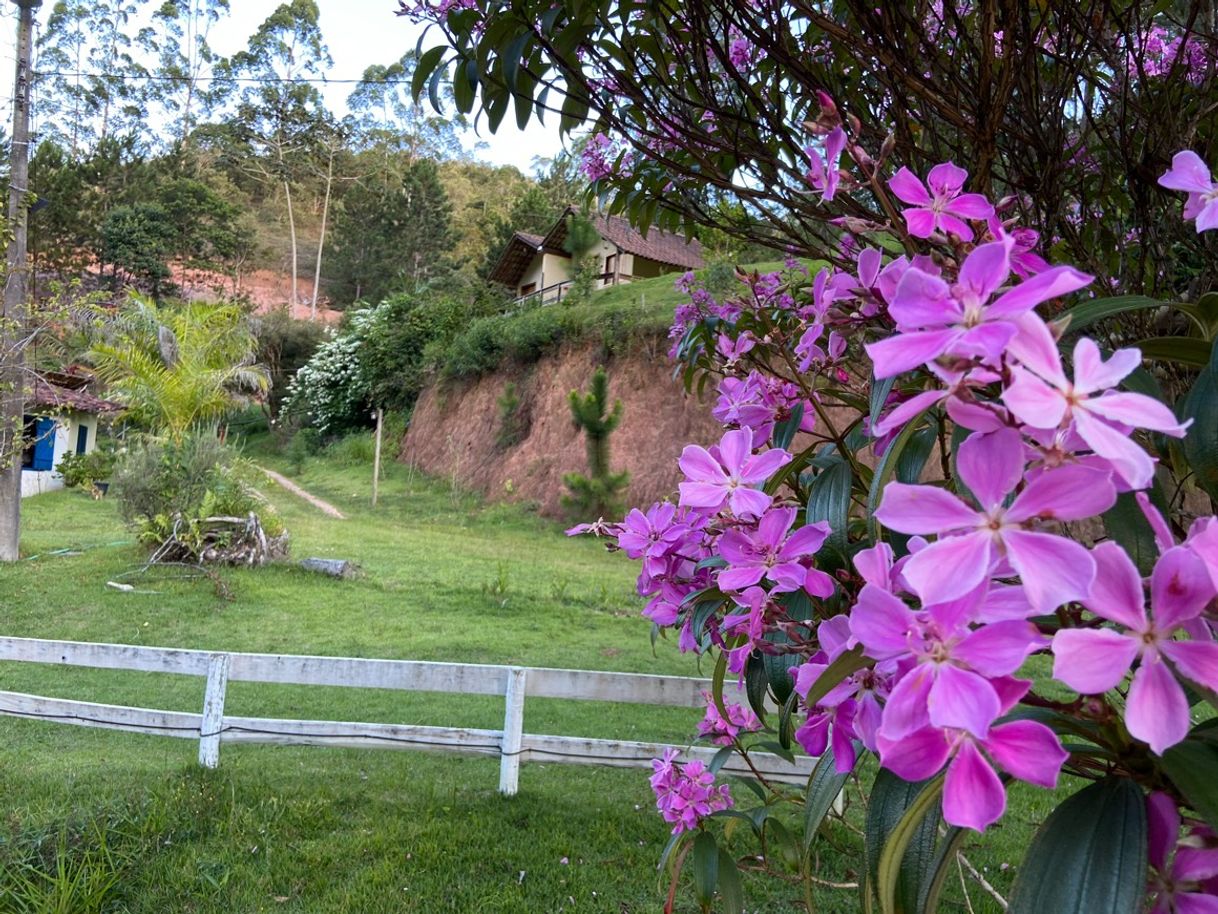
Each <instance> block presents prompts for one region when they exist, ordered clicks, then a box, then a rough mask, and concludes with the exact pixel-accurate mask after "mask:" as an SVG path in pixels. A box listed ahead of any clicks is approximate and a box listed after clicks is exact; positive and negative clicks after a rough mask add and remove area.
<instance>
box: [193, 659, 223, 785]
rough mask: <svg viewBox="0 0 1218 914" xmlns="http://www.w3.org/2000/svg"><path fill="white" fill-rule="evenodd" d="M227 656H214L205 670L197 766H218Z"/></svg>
mask: <svg viewBox="0 0 1218 914" xmlns="http://www.w3.org/2000/svg"><path fill="white" fill-rule="evenodd" d="M228 662H229V658H228V654H215V655H214V656H213V657H212V658H211V663H210V664H209V665H208V668H207V687H206V689H205V690H204V692H203V722H202V724H201V727H200V731H201V732H200V733H199V764H200V765H202V766H203V767H204V768H218V767H219V766H220V730H221V727H223V725H224V695H225V692H226V691H227V689H228Z"/></svg>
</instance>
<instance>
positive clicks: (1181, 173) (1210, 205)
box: [1159, 149, 1218, 232]
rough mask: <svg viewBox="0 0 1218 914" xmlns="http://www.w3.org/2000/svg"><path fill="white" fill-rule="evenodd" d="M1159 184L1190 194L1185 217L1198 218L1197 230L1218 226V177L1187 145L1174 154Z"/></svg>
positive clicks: (1202, 230)
mask: <svg viewBox="0 0 1218 914" xmlns="http://www.w3.org/2000/svg"><path fill="white" fill-rule="evenodd" d="M1159 186H1160V187H1166V188H1167V189H1168V190H1182V191H1185V192H1186V193H1187V194H1188V199H1187V200H1186V201H1185V203H1184V218H1185V219H1195V220H1197V231H1198V232H1204V231H1205V230H1206V229H1213V228H1218V181H1214V180H1213V179H1212V178H1211V177H1210V170H1209V167H1208V166H1207V165H1206V164H1205V163H1204V162H1202V161H1201V156H1199V155H1197V153H1195V152H1193V151H1192V150H1191V149H1186V150H1184V151H1183V152H1177V153H1176V154H1175V155H1174V156H1172V160H1171V168H1169V169H1168V170H1167V171H1165V172H1164V173H1163V176H1162V177H1161V178H1159Z"/></svg>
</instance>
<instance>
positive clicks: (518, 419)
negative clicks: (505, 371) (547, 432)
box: [495, 381, 529, 450]
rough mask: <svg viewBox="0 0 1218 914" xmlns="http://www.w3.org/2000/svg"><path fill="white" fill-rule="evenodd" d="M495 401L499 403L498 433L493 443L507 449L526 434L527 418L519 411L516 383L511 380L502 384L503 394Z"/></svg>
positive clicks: (527, 429) (517, 442)
mask: <svg viewBox="0 0 1218 914" xmlns="http://www.w3.org/2000/svg"><path fill="white" fill-rule="evenodd" d="M496 402H497V403H498V404H499V434H498V435H496V437H495V444H497V445H498V446H499V449H500V450H507V449H508V448H510V447H511V446H512V445H514V444H519V443H520V441H521V440H522V439H523V438H524V436H525V435H526V434H528V431H529V423H528V418H527V417H526V416H525V415H524V414H523V413H522V412H521V409H520V397H519V395H518V394H517V393H516V385H515V384H513V383H512V382H511V381H509V382H508V383H507V384H506V385H505V386H504V388H503V394H502V395H501V396H500V397H499V399H498V400H497V401H496Z"/></svg>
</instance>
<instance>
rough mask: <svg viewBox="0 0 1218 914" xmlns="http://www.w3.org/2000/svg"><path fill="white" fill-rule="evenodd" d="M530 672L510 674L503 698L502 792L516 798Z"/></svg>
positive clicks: (500, 784) (518, 671) (500, 759)
mask: <svg viewBox="0 0 1218 914" xmlns="http://www.w3.org/2000/svg"><path fill="white" fill-rule="evenodd" d="M528 675H529V674H528V671H527V670H525V669H523V668H521V667H513V668H512V670H511V672H509V673H508V681H507V694H506V695H505V696H504V701H503V704H504V712H503V746H502V748H501V749H500V752H501V753H502V754H501V755H500V758H499V792H500V793H501V794H503V795H504V796H508V797H512V796H515V795H516V790H517V788H518V787H519V785H520V749H521V745H522V738H523V736H524V696H525V694H526V693H527V689H528Z"/></svg>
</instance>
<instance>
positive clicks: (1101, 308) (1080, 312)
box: [1058, 295, 1163, 333]
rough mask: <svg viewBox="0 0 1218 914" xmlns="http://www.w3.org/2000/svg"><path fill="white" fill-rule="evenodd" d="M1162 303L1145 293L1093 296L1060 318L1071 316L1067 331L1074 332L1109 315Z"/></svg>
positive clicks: (1148, 308) (1113, 315)
mask: <svg viewBox="0 0 1218 914" xmlns="http://www.w3.org/2000/svg"><path fill="white" fill-rule="evenodd" d="M1162 304H1163V302H1160V301H1158V300H1156V299H1153V298H1148V297H1146V296H1145V295H1115V296H1112V297H1110V298H1093V299H1091V300H1090V301H1085V302H1083V303H1082V304H1080V305H1075V306H1074V307H1073V308H1070V309H1069V310H1067V311H1065V312H1064V313H1063V314H1062V315H1061V318H1058V320H1061V319H1062V318H1069V319H1070V323H1069V325H1068V326H1067V327H1066V331H1067V332H1068V333H1074V332H1076V331H1078V330H1082V329H1083V328H1084V327H1090V326H1091V325H1092V324H1094V323H1096V322H1097V321H1102V320H1104V319H1105V318H1108V317H1115V316H1116V315H1118V314H1125V313H1126V312H1128V311H1146V310H1150V309H1152V308H1158V307H1160V306H1162Z"/></svg>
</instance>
